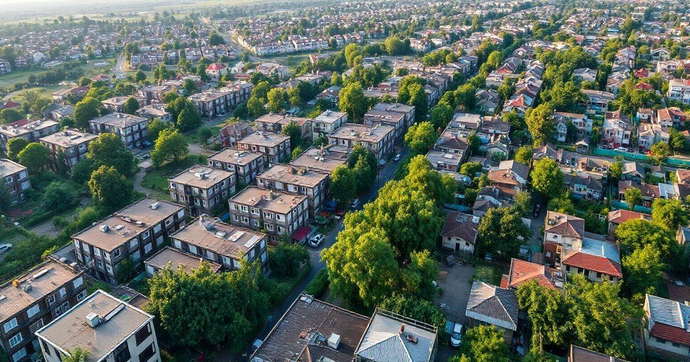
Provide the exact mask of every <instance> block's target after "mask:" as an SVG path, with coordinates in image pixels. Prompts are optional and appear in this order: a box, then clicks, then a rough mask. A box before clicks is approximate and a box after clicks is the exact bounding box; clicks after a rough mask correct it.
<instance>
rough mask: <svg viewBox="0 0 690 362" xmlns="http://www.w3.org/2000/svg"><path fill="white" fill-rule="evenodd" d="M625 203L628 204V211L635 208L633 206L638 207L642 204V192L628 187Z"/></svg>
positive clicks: (625, 193) (624, 193)
mask: <svg viewBox="0 0 690 362" xmlns="http://www.w3.org/2000/svg"><path fill="white" fill-rule="evenodd" d="M623 195H624V196H625V202H626V203H627V204H628V207H629V208H630V210H632V209H634V208H635V205H639V204H640V203H641V202H642V191H640V189H638V188H637V187H630V188H628V189H627V190H625V192H623Z"/></svg>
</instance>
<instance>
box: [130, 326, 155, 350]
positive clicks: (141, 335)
mask: <svg viewBox="0 0 690 362" xmlns="http://www.w3.org/2000/svg"><path fill="white" fill-rule="evenodd" d="M150 335H151V324H147V325H145V326H144V327H142V328H141V329H140V330H138V331H137V333H136V334H135V335H134V337H135V339H136V341H137V346H138V345H140V344H141V343H142V342H144V340H146V338H148V337H149V336H150Z"/></svg>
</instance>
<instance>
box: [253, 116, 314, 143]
mask: <svg viewBox="0 0 690 362" xmlns="http://www.w3.org/2000/svg"><path fill="white" fill-rule="evenodd" d="M254 124H255V126H254V129H255V130H257V131H269V132H274V133H281V132H282V131H283V127H285V126H287V125H289V124H295V125H297V127H299V128H300V130H302V137H306V138H310V137H311V121H310V120H309V119H308V118H302V117H291V116H286V115H283V114H275V113H269V114H266V115H263V116H261V117H259V118H257V119H256V120H254Z"/></svg>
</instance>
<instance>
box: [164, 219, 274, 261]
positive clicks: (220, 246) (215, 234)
mask: <svg viewBox="0 0 690 362" xmlns="http://www.w3.org/2000/svg"><path fill="white" fill-rule="evenodd" d="M255 230H256V229H255ZM171 239H172V246H173V247H174V248H176V249H179V250H182V251H183V252H186V253H189V254H192V255H195V256H197V257H200V258H202V259H204V260H206V261H210V262H212V263H216V264H220V265H221V270H226V271H232V270H237V269H240V267H241V262H242V260H245V261H247V262H250V263H251V262H253V261H255V260H259V261H260V264H261V270H262V271H263V272H264V273H266V272H268V252H267V251H266V250H267V242H268V240H267V236H266V234H264V233H262V232H256V231H253V230H251V229H249V228H246V227H241V226H234V225H230V224H227V223H224V222H222V221H220V220H219V219H217V218H210V217H208V216H206V215H201V216H200V217H199V218H197V219H196V220H194V221H193V222H191V223H190V224H189V225H187V226H185V227H184V228H182V229H180V230H179V231H178V232H176V233H175V234H173V235H172V236H171Z"/></svg>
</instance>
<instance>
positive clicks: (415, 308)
mask: <svg viewBox="0 0 690 362" xmlns="http://www.w3.org/2000/svg"><path fill="white" fill-rule="evenodd" d="M379 308H381V309H384V310H387V311H389V312H393V313H398V314H400V315H403V316H405V317H408V318H413V319H415V320H418V321H420V322H424V323H428V324H431V325H434V326H436V327H437V328H438V329H439V330H442V329H443V328H445V324H446V317H445V315H444V314H443V312H442V311H441V310H440V309H439V308H438V307H437V306H436V305H434V303H433V302H430V301H428V300H424V299H420V298H416V297H408V296H404V295H400V294H394V295H393V296H391V297H389V298H386V299H385V300H384V301H383V303H381V305H380V306H379Z"/></svg>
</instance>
